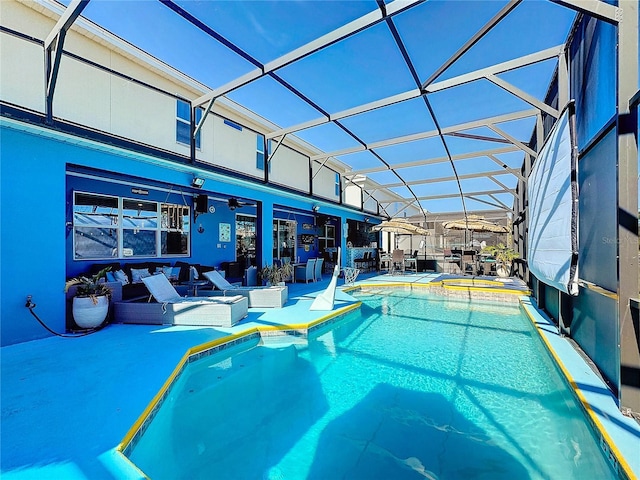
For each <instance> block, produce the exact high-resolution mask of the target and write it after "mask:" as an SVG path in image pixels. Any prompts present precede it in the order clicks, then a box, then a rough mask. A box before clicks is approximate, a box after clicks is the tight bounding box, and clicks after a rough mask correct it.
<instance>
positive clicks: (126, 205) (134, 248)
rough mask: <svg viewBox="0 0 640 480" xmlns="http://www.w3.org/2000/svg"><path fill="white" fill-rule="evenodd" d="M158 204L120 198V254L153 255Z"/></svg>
mask: <svg viewBox="0 0 640 480" xmlns="http://www.w3.org/2000/svg"><path fill="white" fill-rule="evenodd" d="M157 230H158V204H157V203H155V202H146V201H141V200H129V199H126V198H125V199H123V200H122V254H123V256H125V257H155V256H156V231H157Z"/></svg>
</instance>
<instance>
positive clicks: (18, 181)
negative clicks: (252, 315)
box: [0, 0, 363, 346]
mask: <svg viewBox="0 0 640 480" xmlns="http://www.w3.org/2000/svg"><path fill="white" fill-rule="evenodd" d="M48 5H49V4H48V3H47V4H39V3H36V2H25V3H21V2H17V1H14V0H4V1H1V2H0V24H1V25H2V26H3V27H4V28H6V29H8V30H7V31H3V32H0V42H1V43H0V48H1V49H2V50H1V52H0V81H1V86H0V102H2V104H3V107H5V106H10V107H12V108H11V109H9V110H8V111H15V112H19V113H20V115H23V116H15V115H13V114H10V115H7V114H3V115H1V116H0V130H1V131H0V138H2V141H1V142H0V162H1V163H0V172H1V175H0V182H1V183H0V186H1V191H0V195H1V197H0V199H1V204H0V218H2V228H1V229H0V240H1V246H2V249H1V253H0V284H1V285H2V302H0V317H1V318H2V322H1V326H0V329H1V330H0V334H1V336H0V342H1V344H2V345H3V346H4V345H10V344H15V343H19V342H25V341H29V340H33V339H37V338H44V337H47V336H49V335H50V334H49V333H48V332H47V331H46V330H45V329H44V328H43V327H42V326H40V325H39V324H38V323H37V322H36V320H35V319H34V318H33V317H32V316H31V315H30V314H29V311H28V309H26V308H25V301H26V296H27V295H32V298H33V301H34V302H35V303H36V304H37V305H38V313H39V314H40V315H41V316H42V318H43V320H44V321H45V322H46V324H47V325H48V326H49V327H50V328H52V329H53V330H55V331H58V332H64V330H65V325H66V314H65V309H66V301H65V295H64V294H63V293H62V291H63V288H64V282H65V280H66V279H67V278H69V277H70V276H75V275H77V274H79V273H84V272H86V269H87V267H88V265H89V264H90V263H92V262H90V261H88V260H87V261H76V260H74V258H73V257H74V255H73V239H72V237H73V229H72V228H71V227H70V225H71V224H70V223H69V222H72V220H73V198H74V192H75V191H86V192H87V193H96V194H109V195H118V196H120V197H122V198H124V197H127V198H137V197H135V194H134V193H133V192H132V187H134V186H140V187H142V188H143V189H146V190H148V191H149V196H150V197H153V198H154V199H155V201H158V202H159V201H164V199H165V198H167V197H168V198H169V199H172V198H173V199H174V201H176V200H175V199H176V198H184V201H185V202H186V203H187V204H188V205H189V206H191V207H192V212H193V201H194V196H196V195H197V194H201V193H203V194H206V195H208V196H209V199H210V200H209V204H210V205H215V207H216V211H215V213H214V214H211V213H208V214H201V215H199V216H198V217H197V218H193V224H192V226H193V227H194V229H196V230H197V228H198V227H199V226H202V233H199V232H197V231H192V233H191V237H190V238H191V245H190V254H189V255H188V256H186V257H185V256H182V257H180V258H169V259H167V258H166V257H154V258H153V259H152V258H144V259H143V258H140V259H137V260H140V261H145V260H147V261H151V260H154V261H164V260H165V259H166V260H168V261H169V263H174V262H175V261H176V260H178V259H179V260H183V261H187V262H189V263H201V264H203V265H211V264H213V265H216V266H217V265H219V264H220V263H221V262H223V261H232V260H234V259H235V231H234V230H232V232H231V238H232V241H231V242H220V241H219V236H218V234H219V226H220V224H221V223H229V224H231V225H232V228H233V229H234V228H235V215H236V214H237V213H249V212H248V208H245V207H243V208H242V209H239V210H237V211H235V212H233V211H231V210H229V209H228V208H227V206H226V198H228V197H232V196H233V197H239V198H246V199H251V200H253V201H255V202H257V203H258V207H257V211H258V212H259V213H258V224H259V233H261V234H262V237H261V238H260V239H259V242H260V243H261V245H260V246H261V249H262V263H270V262H271V261H272V251H273V238H272V231H273V229H272V222H273V218H274V209H278V208H283V206H284V207H286V208H288V209H295V210H296V211H299V212H301V214H300V218H306V217H305V215H308V219H306V220H305V221H304V223H313V222H312V220H313V214H312V207H313V206H314V205H315V204H317V203H322V212H323V214H326V215H329V216H332V217H334V219H335V222H336V223H337V224H338V225H340V224H342V223H344V222H346V220H347V219H351V220H358V221H363V216H362V214H360V213H359V212H357V211H355V210H352V209H348V208H344V207H342V206H340V205H339V204H338V203H337V201H338V200H339V197H338V196H336V195H335V170H333V169H331V168H329V166H331V167H333V168H337V169H338V170H339V168H338V167H339V166H340V163H339V162H333V161H329V162H328V163H327V166H325V167H323V168H322V171H321V172H320V173H319V174H318V175H317V176H316V178H315V180H314V184H313V189H314V196H309V192H310V190H311V188H310V185H309V173H308V172H309V170H308V161H309V160H308V158H309V157H310V156H312V155H316V154H318V151H316V150H314V149H313V148H312V147H311V146H309V145H306V144H305V143H304V142H303V141H301V140H299V139H296V138H295V137H289V138H287V139H286V142H285V145H283V146H281V147H280V149H279V150H278V153H277V154H276V157H275V158H274V164H273V165H272V170H271V176H272V180H273V182H274V184H276V185H284V186H286V187H289V188H290V189H293V190H297V191H299V192H300V194H295V192H291V191H287V192H285V191H278V189H277V188H273V187H271V186H269V185H265V184H264V182H262V179H263V177H264V172H263V171H262V170H260V169H257V168H256V143H257V136H258V134H260V133H266V131H267V130H269V129H272V128H273V126H271V125H268V124H267V122H266V121H264V120H263V119H260V118H259V117H258V116H257V115H255V114H253V113H252V112H249V111H247V110H245V109H243V108H242V107H240V106H237V108H236V105H235V104H233V102H231V101H230V100H227V99H222V100H221V101H216V103H215V105H214V107H213V110H212V113H211V114H210V115H209V116H208V117H207V120H206V122H205V124H204V125H203V128H202V133H201V147H200V148H199V149H197V150H196V161H195V162H191V161H190V158H189V153H190V151H189V148H188V146H185V145H181V144H178V143H177V142H176V102H177V99H178V98H183V99H186V100H190V99H191V100H192V99H195V98H197V97H199V96H201V95H202V94H204V93H205V91H206V89H205V88H204V87H203V86H201V85H199V84H197V82H195V81H193V80H192V79H189V78H188V77H185V76H184V75H182V74H180V73H179V72H176V71H173V70H171V69H170V68H169V67H168V66H166V65H162V64H160V62H158V61H157V60H154V59H152V58H151V57H149V56H145V54H143V53H141V52H133V50H134V49H133V47H131V46H130V45H125V44H124V42H121V41H120V43H118V42H119V40H118V39H116V38H115V37H113V36H110V34H108V32H104V31H100V29H97V30H96V31H94V32H93V33H92V32H89V31H88V30H87V28H90V26H88V24H87V22H86V21H85V20H83V19H78V20H77V21H76V23H74V26H73V27H72V30H71V31H69V33H68V34H67V38H66V41H65V45H64V49H65V51H67V52H69V54H64V55H63V56H62V61H61V65H60V70H59V76H58V81H57V85H56V91H55V95H54V102H53V116H54V120H55V124H54V125H53V126H50V125H48V124H46V122H45V119H44V113H45V73H44V68H45V67H44V63H45V62H44V48H43V46H42V42H43V41H44V39H45V38H46V36H47V35H48V34H49V33H50V32H51V30H52V29H53V27H54V25H55V23H56V21H57V16H56V14H55V13H52V11H51V10H49V9H48V8H49V7H48ZM51 5H52V4H51ZM52 8H53V7H52ZM55 8H59V10H60V12H61V11H62V8H63V7H55ZM10 31H14V32H18V33H17V34H13V33H11V32H10ZM29 37H31V38H29ZM39 42H40V43H39ZM127 49H130V50H131V51H128V50H127ZM145 62H147V63H145ZM13 107H17V108H13ZM34 113H35V115H34ZM225 118H227V119H230V120H232V121H233V122H235V123H237V124H239V125H241V126H242V130H241V131H240V130H237V129H234V128H231V127H229V126H228V125H226V124H225V123H224V119H225ZM138 147H144V148H138ZM336 166H337V167H336ZM218 167H220V168H218ZM195 174H198V175H199V176H203V177H204V178H205V179H206V182H205V186H204V188H203V189H201V190H196V189H194V188H192V187H191V181H192V179H193V176H194V175H195ZM252 179H253V180H252ZM167 190H169V192H167ZM165 195H166V196H165ZM150 197H149V198H150ZM323 198H324V199H327V200H330V202H323ZM300 228H302V222H301V223H300ZM337 233H338V235H339V229H338V230H337ZM336 242H337V245H342V247H343V252H344V247H345V245H346V240H345V239H344V238H342V237H336ZM311 254H312V252H311V251H309V252H305V253H304V254H301V257H303V258H304V255H311ZM343 256H344V254H343ZM114 260H116V261H122V262H123V263H124V261H125V260H124V259H114ZM101 262H104V261H103V260H96V261H95V263H101Z"/></svg>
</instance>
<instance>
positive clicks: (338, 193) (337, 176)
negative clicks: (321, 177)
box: [335, 173, 341, 198]
mask: <svg viewBox="0 0 640 480" xmlns="http://www.w3.org/2000/svg"><path fill="white" fill-rule="evenodd" d="M335 193H336V197H338V198H340V193H341V192H340V174H339V173H336V183H335Z"/></svg>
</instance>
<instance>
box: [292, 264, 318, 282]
mask: <svg viewBox="0 0 640 480" xmlns="http://www.w3.org/2000/svg"><path fill="white" fill-rule="evenodd" d="M315 266H316V259H315V258H310V259H309V260H307V263H305V264H304V265H296V273H295V278H296V282H297V281H302V282H305V283H309V282H310V281H311V282H315V276H314V271H315Z"/></svg>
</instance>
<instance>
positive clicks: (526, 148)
mask: <svg viewBox="0 0 640 480" xmlns="http://www.w3.org/2000/svg"><path fill="white" fill-rule="evenodd" d="M487 127H489V128H490V129H491V130H493V131H494V132H496V133H497V134H498V135H501V136H503V137H504V138H506V139H507V140H509V141H510V142H511V143H513V144H514V145H515V146H516V147H518V148H519V149H520V150H522V151H523V152H526V153H528V154H529V155H531V156H532V157H533V158H537V157H538V154H537V153H536V152H535V150H533V149H532V148H531V147H530V146H529V145H526V144H524V143H522V142H521V141H520V140H518V139H517V138H515V137H513V136H511V135H509V134H508V133H507V132H505V131H504V130H502V129H500V128H498V127H496V126H495V125H487Z"/></svg>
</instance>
